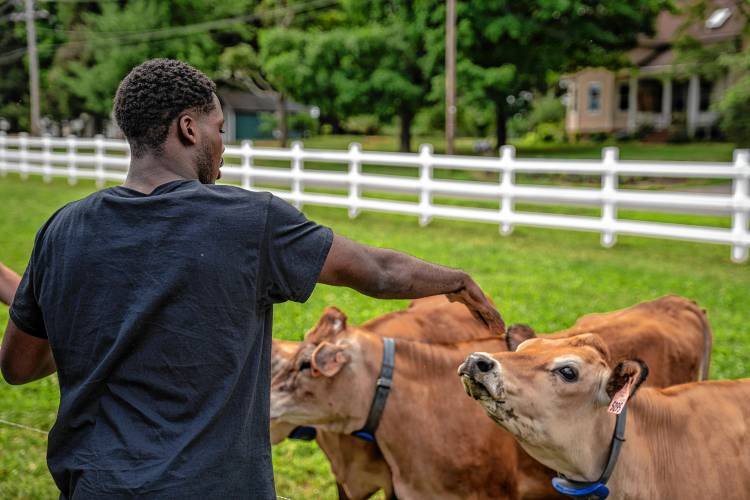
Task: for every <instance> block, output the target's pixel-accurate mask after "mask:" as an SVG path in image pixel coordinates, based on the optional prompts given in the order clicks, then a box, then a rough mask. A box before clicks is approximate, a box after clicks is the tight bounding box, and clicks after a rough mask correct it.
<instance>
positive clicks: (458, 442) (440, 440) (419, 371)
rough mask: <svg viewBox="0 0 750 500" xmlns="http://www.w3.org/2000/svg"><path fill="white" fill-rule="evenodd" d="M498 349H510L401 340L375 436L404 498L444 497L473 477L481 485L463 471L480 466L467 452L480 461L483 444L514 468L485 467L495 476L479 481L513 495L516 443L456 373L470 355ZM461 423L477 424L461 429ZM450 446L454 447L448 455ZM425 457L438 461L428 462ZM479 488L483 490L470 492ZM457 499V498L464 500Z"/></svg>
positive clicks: (492, 343) (490, 343)
mask: <svg viewBox="0 0 750 500" xmlns="http://www.w3.org/2000/svg"><path fill="white" fill-rule="evenodd" d="M500 350H505V343H504V341H503V340H501V339H497V338H493V339H488V340H485V341H467V342H460V343H456V344H449V345H436V344H424V343H420V342H413V341H404V340H400V339H399V340H398V341H397V344H396V362H395V373H394V379H393V389H392V391H391V395H390V399H389V401H388V404H387V405H386V407H385V411H384V413H383V418H382V419H381V422H380V427H379V428H378V431H377V433H376V435H375V436H376V439H377V443H378V446H379V447H380V449H381V451H382V453H383V456H384V457H385V459H386V461H387V462H388V464H389V466H390V467H391V471H392V472H393V479H394V486H395V487H396V492H397V493H398V494H399V495H404V496H405V497H406V496H410V494H411V496H424V495H425V494H426V493H427V491H429V492H430V494H431V495H433V496H445V495H448V492H449V491H451V490H450V488H447V489H446V488H444V486H445V485H453V486H452V488H453V489H455V488H456V482H457V481H459V482H460V481H461V480H462V479H460V478H464V479H463V481H464V482H466V483H467V484H468V482H469V481H470V480H469V479H466V478H467V474H474V476H472V480H477V477H475V476H479V475H480V471H479V470H478V469H477V468H476V467H471V468H470V469H471V470H468V469H467V470H464V469H465V468H466V467H467V464H473V463H474V462H473V461H472V460H471V459H470V458H469V457H468V456H466V453H468V452H469V450H470V453H478V454H480V455H481V454H483V453H489V451H488V450H484V449H481V447H482V446H483V445H486V446H488V447H492V446H495V445H498V446H497V447H498V448H502V449H504V450H505V451H506V453H505V455H504V456H507V458H508V462H507V463H497V464H493V466H492V467H489V468H487V469H490V470H491V472H492V474H489V475H488V477H484V476H482V477H481V481H479V482H481V483H482V484H484V486H482V487H484V488H486V489H487V490H488V491H490V492H491V493H492V494H491V495H490V496H493V497H497V498H503V495H502V494H501V492H502V491H515V489H516V488H517V485H516V484H515V481H516V480H517V478H516V474H515V472H514V467H515V451H511V450H513V449H514V444H513V442H512V437H511V436H510V435H508V434H505V433H503V432H502V431H501V430H500V429H498V428H497V426H496V425H495V424H494V423H493V422H492V421H490V420H489V419H487V417H486V416H485V414H484V412H483V410H482V409H481V407H479V405H477V404H476V403H475V402H474V401H472V400H471V399H469V398H467V397H466V396H465V393H464V390H463V387H462V385H461V382H460V379H459V378H458V376H457V374H456V370H457V367H458V366H459V365H460V364H461V362H462V361H463V360H464V359H465V358H466V356H467V355H468V354H470V353H471V352H474V351H489V352H496V351H500ZM422 405H426V406H428V407H429V410H428V409H426V408H423V407H421V406H422ZM456 419H458V420H461V421H466V422H471V424H468V425H464V424H460V425H457V424H456ZM478 436H485V437H487V436H490V437H491V438H490V439H482V438H477V437H478ZM477 439H479V440H480V441H481V442H479V443H475V444H476V446H475V445H474V444H472V443H474V441H476V440H477ZM484 441H487V442H486V443H485V442H484ZM446 443H453V444H452V445H451V446H450V447H449V448H448V449H446ZM498 443H500V444H498ZM459 448H461V449H459ZM463 448H466V449H463ZM497 451H498V452H499V451H501V450H497ZM446 452H448V453H450V454H449V455H446ZM425 457H431V458H432V459H431V460H425ZM461 467H464V469H462V468H461ZM506 469H507V470H506ZM451 474H453V476H451ZM436 477H440V480H435V479H432V480H429V481H426V482H423V481H422V478H436ZM475 482H476V481H475ZM506 483H507V484H506ZM511 483H512V484H511ZM475 487H479V486H476V485H475V486H473V487H472V488H475ZM441 488H442V489H441ZM493 488H496V489H497V491H494V490H493ZM453 493H454V494H456V498H460V497H461V495H460V494H457V493H456V492H455V491H453ZM511 497H512V496H511Z"/></svg>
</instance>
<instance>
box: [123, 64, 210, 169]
mask: <svg viewBox="0 0 750 500" xmlns="http://www.w3.org/2000/svg"><path fill="white" fill-rule="evenodd" d="M215 92H216V84H214V82H212V81H211V79H209V78H208V77H207V76H206V75H204V74H203V73H201V72H200V71H198V70H197V69H195V68H193V67H192V66H190V65H189V64H185V63H183V62H180V61H175V60H172V59H151V60H149V61H146V62H144V63H142V64H140V65H139V66H136V67H135V68H133V69H132V70H131V71H130V73H128V75H127V76H126V77H125V78H123V80H122V82H120V86H119V87H118V88H117V94H116V95H115V102H114V109H113V114H114V118H115V121H116V122H117V125H118V126H119V127H120V129H121V130H122V132H123V134H125V137H126V138H127V139H128V142H129V143H130V148H131V152H132V154H133V156H136V157H137V156H142V155H143V154H144V153H145V152H146V151H147V150H151V151H153V152H155V153H156V154H161V153H163V151H164V149H163V147H164V141H165V140H166V138H167V132H168V131H169V126H170V124H171V123H172V120H174V119H175V118H176V117H177V115H179V114H180V113H182V112H183V111H185V110H188V109H197V110H198V111H200V112H203V113H208V112H210V111H211V110H213V108H214V100H213V95H214V93H215Z"/></svg>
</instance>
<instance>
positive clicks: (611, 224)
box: [601, 148, 620, 248]
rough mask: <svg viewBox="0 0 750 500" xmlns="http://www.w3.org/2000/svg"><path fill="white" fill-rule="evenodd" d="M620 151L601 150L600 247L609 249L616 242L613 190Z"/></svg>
mask: <svg viewBox="0 0 750 500" xmlns="http://www.w3.org/2000/svg"><path fill="white" fill-rule="evenodd" d="M619 156H620V151H619V149H617V148H604V149H603V150H602V163H603V164H604V173H603V174H602V226H603V227H602V237H601V243H602V246H604V247H606V248H611V247H612V246H614V244H615V243H616V242H617V233H616V232H615V224H616V221H617V204H616V203H615V200H614V197H615V190H616V189H617V177H618V175H617V160H618V159H619Z"/></svg>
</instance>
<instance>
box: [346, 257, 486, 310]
mask: <svg viewBox="0 0 750 500" xmlns="http://www.w3.org/2000/svg"><path fill="white" fill-rule="evenodd" d="M371 255H372V258H373V261H374V263H373V264H374V267H375V269H376V270H374V272H373V273H374V274H375V275H376V276H377V280H375V282H374V283H372V284H371V286H370V287H366V288H364V289H362V290H359V291H360V292H362V293H365V294H367V295H370V296H373V297H377V298H381V299H415V298H419V297H426V296H429V295H439V294H448V293H455V292H458V291H460V290H462V289H463V288H465V287H466V285H467V282H468V281H469V280H470V279H471V278H469V275H468V274H466V273H465V272H463V271H461V270H458V269H451V268H449V267H445V266H441V265H438V264H432V263H430V262H425V261H423V260H421V259H418V258H416V257H412V256H410V255H407V254H403V253H400V252H395V251H393V250H386V249H380V248H378V249H371Z"/></svg>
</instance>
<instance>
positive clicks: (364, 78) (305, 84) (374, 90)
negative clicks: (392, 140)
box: [259, 0, 437, 151]
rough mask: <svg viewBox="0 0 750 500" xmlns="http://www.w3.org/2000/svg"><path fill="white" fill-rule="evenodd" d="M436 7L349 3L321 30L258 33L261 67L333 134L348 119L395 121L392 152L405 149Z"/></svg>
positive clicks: (425, 89) (422, 91)
mask: <svg viewBox="0 0 750 500" xmlns="http://www.w3.org/2000/svg"><path fill="white" fill-rule="evenodd" d="M436 3H437V2H435V1H433V2H416V3H415V2H410V1H391V2H387V3H384V2H380V1H374V0H349V1H348V2H345V3H344V4H343V6H342V12H340V13H339V15H338V17H337V18H336V21H335V22H330V23H328V24H327V25H326V26H325V27H321V26H313V27H310V26H306V27H305V29H304V30H303V29H300V28H294V29H271V30H268V31H265V32H264V33H262V34H261V36H260V39H259V47H260V54H261V63H262V66H263V69H264V71H265V72H266V73H267V74H268V75H273V78H274V80H275V81H284V82H287V83H286V84H285V88H286V89H288V91H289V92H290V95H291V96H292V97H294V98H295V99H296V100H299V101H302V102H306V103H310V104H315V105H317V106H318V107H319V108H320V110H321V121H322V122H324V123H330V124H331V125H332V126H333V128H334V131H340V130H341V123H342V121H343V119H344V118H346V117H348V116H352V115H356V114H364V113H368V114H374V115H376V116H377V117H378V118H379V119H380V120H382V121H390V120H392V119H393V118H398V119H399V121H400V125H401V127H400V128H401V132H400V141H399V142H400V148H401V150H402V151H409V150H410V149H411V127H412V124H413V120H414V117H415V115H416V113H417V112H418V111H419V110H420V109H421V108H422V107H423V106H425V105H426V104H427V103H428V100H427V99H428V94H429V91H430V80H431V76H432V75H431V70H432V69H434V67H431V66H430V65H429V60H428V59H429V52H428V50H427V49H426V47H425V40H426V39H425V36H424V32H425V29H426V23H427V21H428V20H429V19H430V16H431V11H432V9H431V7H433V6H434V4H436ZM342 14H343V15H342Z"/></svg>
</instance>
